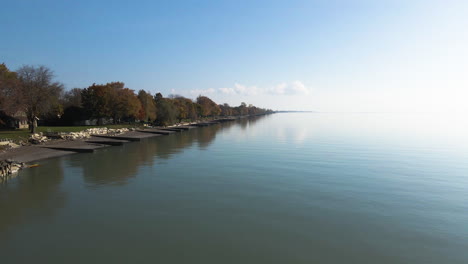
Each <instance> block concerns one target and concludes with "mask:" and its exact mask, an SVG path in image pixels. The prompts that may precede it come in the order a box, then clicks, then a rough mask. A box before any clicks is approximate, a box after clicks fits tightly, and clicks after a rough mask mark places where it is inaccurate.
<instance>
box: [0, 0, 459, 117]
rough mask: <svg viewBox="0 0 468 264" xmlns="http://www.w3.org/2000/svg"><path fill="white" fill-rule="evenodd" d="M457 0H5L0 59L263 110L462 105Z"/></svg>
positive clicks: (78, 81) (72, 78) (81, 79)
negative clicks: (285, 0) (135, 1)
mask: <svg viewBox="0 0 468 264" xmlns="http://www.w3.org/2000/svg"><path fill="white" fill-rule="evenodd" d="M467 13H468V2H465V1H378V2H375V1H365V0H361V1H332V2H328V1H288V2H287V3H286V2H282V1H268V2H261V1H217V2H210V1H184V2H183V3H182V2H178V3H175V2H171V1H139V2H138V4H135V3H133V4H132V3H130V2H127V1H100V2H99V3H96V2H94V1H79V2H68V1H41V2H35V1H9V2H6V3H4V4H3V5H2V9H1V10H0V17H1V18H2V22H3V25H4V26H3V27H1V28H0V34H1V35H2V36H6V37H4V38H2V42H0V63H2V62H4V63H5V64H6V65H7V66H8V67H9V68H10V69H11V70H16V69H17V68H19V67H20V66H22V65H27V64H29V65H45V66H47V67H49V68H51V69H52V70H53V71H54V72H55V75H56V79H57V80H58V81H60V82H63V83H64V84H65V87H66V88H67V89H71V88H75V87H78V88H84V87H88V86H90V85H91V84H93V83H107V82H112V81H121V82H124V83H125V84H126V86H127V87H128V88H131V89H134V90H137V91H138V90H140V89H144V90H147V91H150V92H151V93H153V94H154V93H156V92H161V93H163V95H165V96H167V95H169V94H179V95H183V96H186V97H189V98H195V97H196V96H198V95H206V96H209V97H210V98H212V99H213V100H215V101H216V102H217V103H224V102H226V103H229V104H230V105H239V104H240V103H241V102H246V103H247V104H253V105H256V106H259V107H265V108H271V109H273V110H294V111H318V112H397V113H398V112H400V113H401V112H441V111H442V112H462V113H463V112H468V104H466V103H465V100H466V98H467V97H468V92H467V87H468V74H467V72H468V66H467V61H468V52H467V48H466V47H467V46H468V33H467V32H466V28H468V17H467V16H466V14H467Z"/></svg>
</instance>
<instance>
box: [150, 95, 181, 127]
mask: <svg viewBox="0 0 468 264" xmlns="http://www.w3.org/2000/svg"><path fill="white" fill-rule="evenodd" d="M154 102H155V104H156V112H157V113H158V116H157V118H156V123H157V124H158V125H162V126H168V125H171V124H174V123H175V122H176V120H177V115H178V111H177V108H176V106H175V105H174V103H173V102H172V100H170V99H169V98H164V97H163V96H162V94H161V93H157V94H156V95H155V96H154Z"/></svg>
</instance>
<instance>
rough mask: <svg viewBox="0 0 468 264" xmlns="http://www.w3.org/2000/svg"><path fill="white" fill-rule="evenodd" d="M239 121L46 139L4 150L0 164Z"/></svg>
mask: <svg viewBox="0 0 468 264" xmlns="http://www.w3.org/2000/svg"><path fill="white" fill-rule="evenodd" d="M240 118H242V117H237V118H221V119H214V120H210V121H203V122H194V123H188V124H184V125H175V126H168V127H154V128H144V129H135V130H130V131H127V132H124V133H121V134H117V135H111V134H104V135H91V137H89V138H80V139H74V140H66V139H50V140H49V141H47V142H45V143H41V144H35V145H28V146H20V147H18V148H14V149H8V150H6V151H5V152H3V153H0V160H9V161H13V162H16V163H31V162H36V161H40V160H45V159H49V158H57V157H62V156H67V155H71V154H76V153H92V152H94V150H96V149H101V148H106V147H112V146H120V145H123V144H125V143H129V142H132V141H140V140H141V139H144V138H151V137H158V136H165V135H170V134H173V133H179V132H182V131H186V130H189V129H194V128H198V127H204V126H210V125H215V124H220V123H224V122H230V121H235V120H238V119H240Z"/></svg>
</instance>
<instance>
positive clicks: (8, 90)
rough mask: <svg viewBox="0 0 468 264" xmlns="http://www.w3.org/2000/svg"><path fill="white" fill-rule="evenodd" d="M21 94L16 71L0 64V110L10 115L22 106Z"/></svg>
mask: <svg viewBox="0 0 468 264" xmlns="http://www.w3.org/2000/svg"><path fill="white" fill-rule="evenodd" d="M21 98H22V94H21V93H20V90H19V80H18V76H17V74H16V72H12V71H10V70H9V69H8V68H7V66H6V65H5V64H4V63H2V64H0V111H2V112H4V113H5V114H7V115H12V114H14V113H15V112H16V111H18V110H20V109H21V108H22V100H21Z"/></svg>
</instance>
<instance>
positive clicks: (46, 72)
mask: <svg viewBox="0 0 468 264" xmlns="http://www.w3.org/2000/svg"><path fill="white" fill-rule="evenodd" d="M17 74H18V78H19V80H20V89H21V90H22V93H21V94H22V95H23V102H24V104H25V110H26V115H27V117H28V121H29V124H30V129H31V133H35V132H36V127H37V120H38V117H39V116H40V115H44V114H48V113H50V112H51V111H52V110H55V111H57V108H60V107H58V106H59V101H58V100H59V98H60V95H61V93H62V92H63V84H61V83H59V82H53V78H54V73H53V72H52V70H50V69H49V68H47V67H45V66H37V67H35V66H30V65H25V66H22V67H21V68H19V69H18V70H17Z"/></svg>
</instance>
